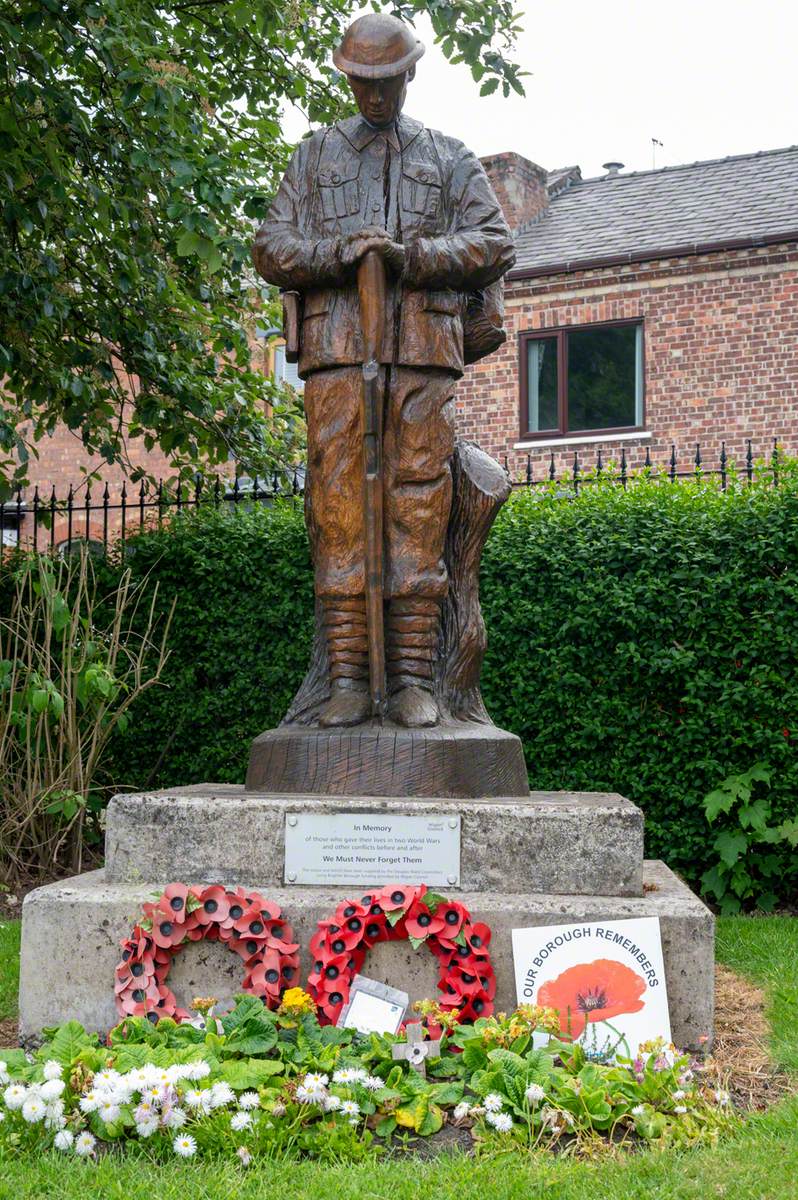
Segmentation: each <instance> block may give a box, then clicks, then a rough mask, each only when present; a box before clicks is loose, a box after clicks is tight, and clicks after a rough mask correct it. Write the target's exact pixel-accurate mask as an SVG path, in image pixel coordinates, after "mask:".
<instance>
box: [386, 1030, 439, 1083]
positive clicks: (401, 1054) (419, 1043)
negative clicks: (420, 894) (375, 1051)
mask: <svg viewBox="0 0 798 1200" xmlns="http://www.w3.org/2000/svg"><path fill="white" fill-rule="evenodd" d="M405 1030H406V1032H407V1041H406V1042H395V1043H394V1045H393V1046H392V1047H391V1053H392V1054H393V1057H394V1058H404V1059H406V1060H407V1062H409V1063H410V1066H411V1067H412V1068H413V1070H414V1071H418V1073H419V1075H420V1076H421V1077H422V1079H426V1078H427V1064H426V1062H425V1061H424V1060H425V1059H427V1058H438V1057H439V1056H440V1052H441V1043H440V1038H439V1039H437V1040H436V1041H434V1042H433V1041H429V1042H425V1041H424V1026H423V1025H421V1024H420V1023H419V1022H418V1021H413V1022H412V1024H410V1025H406V1026H405Z"/></svg>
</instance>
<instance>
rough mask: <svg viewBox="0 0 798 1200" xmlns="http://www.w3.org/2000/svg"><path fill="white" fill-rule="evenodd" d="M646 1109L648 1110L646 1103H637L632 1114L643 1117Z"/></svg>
mask: <svg viewBox="0 0 798 1200" xmlns="http://www.w3.org/2000/svg"><path fill="white" fill-rule="evenodd" d="M645 1111H646V1106H645V1104H636V1105H635V1106H634V1108H633V1109H632V1116H633V1117H642V1115H643V1113H644V1112H645Z"/></svg>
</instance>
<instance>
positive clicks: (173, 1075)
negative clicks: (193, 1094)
mask: <svg viewBox="0 0 798 1200" xmlns="http://www.w3.org/2000/svg"><path fill="white" fill-rule="evenodd" d="M166 1074H167V1076H168V1078H169V1082H170V1083H171V1084H172V1085H173V1086H174V1084H176V1083H180V1080H181V1079H188V1077H189V1066H188V1063H173V1064H172V1066H171V1067H167V1068H166Z"/></svg>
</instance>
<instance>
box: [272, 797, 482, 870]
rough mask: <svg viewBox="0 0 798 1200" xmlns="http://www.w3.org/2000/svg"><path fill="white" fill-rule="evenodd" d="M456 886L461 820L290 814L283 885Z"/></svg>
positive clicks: (453, 817) (387, 815) (378, 814)
mask: <svg viewBox="0 0 798 1200" xmlns="http://www.w3.org/2000/svg"><path fill="white" fill-rule="evenodd" d="M391 879H400V880H401V881H402V882H403V883H426V884H429V885H430V886H431V887H437V886H444V887H457V886H458V885H459V883H460V818H459V816H452V815H440V816H411V815H406V814H396V813H379V812H378V813H364V812H348V813H347V812H337V813H289V814H288V816H287V817H286V823H285V880H286V883H357V884H361V885H363V886H368V885H375V884H384V883H385V882H386V881H387V880H391Z"/></svg>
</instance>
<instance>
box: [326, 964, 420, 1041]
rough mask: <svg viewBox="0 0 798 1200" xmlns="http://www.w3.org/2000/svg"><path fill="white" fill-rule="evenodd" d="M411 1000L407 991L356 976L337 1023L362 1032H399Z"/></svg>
mask: <svg viewBox="0 0 798 1200" xmlns="http://www.w3.org/2000/svg"><path fill="white" fill-rule="evenodd" d="M409 1003H410V997H409V995H408V994H407V992H401V991H399V989H398V988H392V987H389V985H388V984H387V983H379V982H378V981H377V980H376V979H369V978H368V977H367V976H365V975H356V976H355V978H354V979H353V980H352V986H351V988H350V991H349V1002H348V1003H347V1004H346V1006H345V1007H344V1008H343V1009H342V1010H341V1015H340V1016H339V1018H338V1022H337V1024H338V1026H339V1027H340V1028H341V1029H356V1030H357V1031H358V1032H359V1033H396V1032H397V1030H398V1029H399V1026H400V1025H401V1024H402V1021H403V1020H404V1016H405V1013H406V1012H407V1006H408V1004H409Z"/></svg>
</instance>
